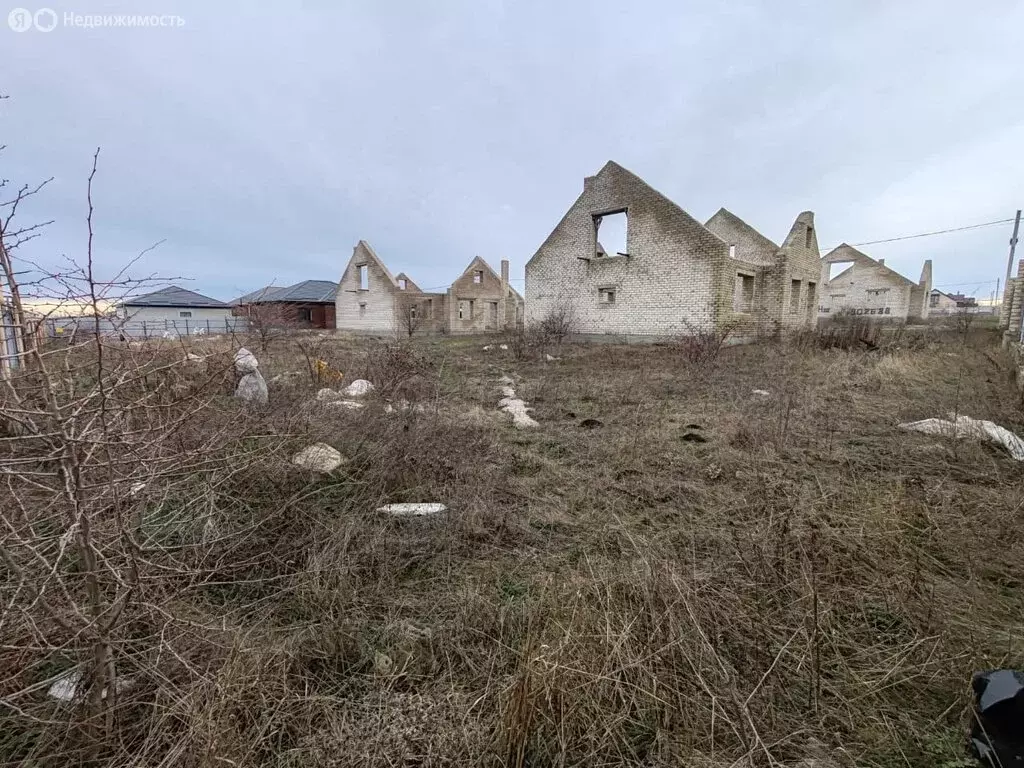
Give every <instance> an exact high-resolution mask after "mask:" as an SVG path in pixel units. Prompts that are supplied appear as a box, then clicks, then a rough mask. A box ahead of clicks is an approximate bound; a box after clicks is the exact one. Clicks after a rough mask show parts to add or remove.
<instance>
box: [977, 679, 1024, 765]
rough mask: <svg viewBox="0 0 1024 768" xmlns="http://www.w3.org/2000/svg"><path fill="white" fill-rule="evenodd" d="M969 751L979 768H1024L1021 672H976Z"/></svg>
mask: <svg viewBox="0 0 1024 768" xmlns="http://www.w3.org/2000/svg"><path fill="white" fill-rule="evenodd" d="M971 687H972V688H973V689H974V718H973V723H972V725H971V735H970V751H971V754H972V755H973V756H974V757H975V758H977V759H978V760H979V761H980V762H981V764H982V765H986V766H992V768H999V767H1001V766H1011V765H1024V672H1019V671H1017V670H1014V669H993V670H989V671H987V672H977V673H975V675H974V679H973V680H972V681H971Z"/></svg>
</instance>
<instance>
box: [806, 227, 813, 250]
mask: <svg viewBox="0 0 1024 768" xmlns="http://www.w3.org/2000/svg"><path fill="white" fill-rule="evenodd" d="M813 242H814V227H808V228H807V234H806V235H805V236H804V247H806V248H810V247H811V243H813Z"/></svg>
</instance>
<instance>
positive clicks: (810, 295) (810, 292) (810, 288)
mask: <svg viewBox="0 0 1024 768" xmlns="http://www.w3.org/2000/svg"><path fill="white" fill-rule="evenodd" d="M817 316H818V284H817V283H808V284H807V317H808V318H810V319H811V320H814V318H816V317H817Z"/></svg>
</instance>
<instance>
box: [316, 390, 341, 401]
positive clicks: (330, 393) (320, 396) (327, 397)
mask: <svg viewBox="0 0 1024 768" xmlns="http://www.w3.org/2000/svg"><path fill="white" fill-rule="evenodd" d="M316 399H317V400H320V401H321V402H328V401H331V400H341V399H342V398H341V393H340V392H338V391H336V390H333V389H331V388H330V387H324V388H323V389H321V390H319V391H317V393H316Z"/></svg>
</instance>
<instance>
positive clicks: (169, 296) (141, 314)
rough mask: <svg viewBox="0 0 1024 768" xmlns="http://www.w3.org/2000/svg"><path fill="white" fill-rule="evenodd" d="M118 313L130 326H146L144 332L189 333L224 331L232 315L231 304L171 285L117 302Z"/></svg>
mask: <svg viewBox="0 0 1024 768" xmlns="http://www.w3.org/2000/svg"><path fill="white" fill-rule="evenodd" d="M116 312H117V316H118V317H119V318H120V319H121V320H123V321H125V322H126V323H128V324H129V325H130V326H132V327H133V328H132V330H133V332H134V330H135V328H134V326H139V327H140V328H141V327H143V326H145V328H146V331H145V333H146V334H147V335H148V334H150V333H157V332H159V331H167V330H172V331H176V332H178V333H183V334H190V333H196V332H199V331H202V330H204V329H206V330H208V331H209V332H211V333H216V332H217V331H223V330H224V329H225V328H227V327H228V324H229V323H230V318H231V306H230V305H228V304H225V303H224V302H223V301H218V300H217V299H211V298H210V297H209V296H203V295H202V294H201V293H196V292H195V291H190V290H187V289H185V288H180V287H179V286H177V285H171V286H168V287H166V288H161V289H160V290H159V291H153V292H152V293H147V294H145V295H143V296H136V297H134V298H131V299H126V300H124V301H122V302H121V303H120V304H118V305H117V309H116Z"/></svg>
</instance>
